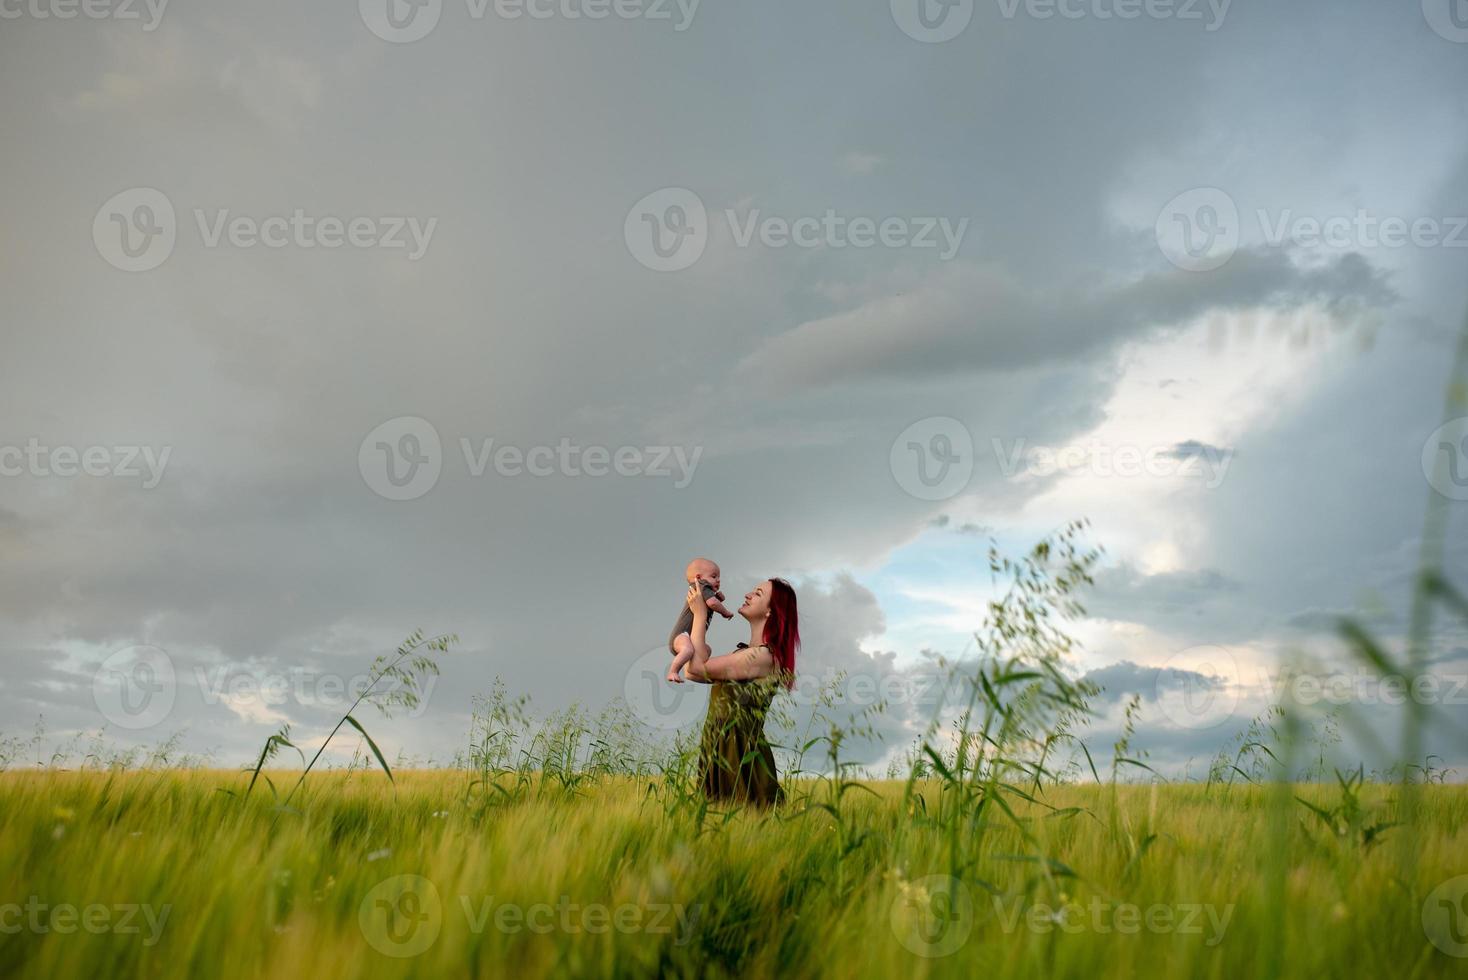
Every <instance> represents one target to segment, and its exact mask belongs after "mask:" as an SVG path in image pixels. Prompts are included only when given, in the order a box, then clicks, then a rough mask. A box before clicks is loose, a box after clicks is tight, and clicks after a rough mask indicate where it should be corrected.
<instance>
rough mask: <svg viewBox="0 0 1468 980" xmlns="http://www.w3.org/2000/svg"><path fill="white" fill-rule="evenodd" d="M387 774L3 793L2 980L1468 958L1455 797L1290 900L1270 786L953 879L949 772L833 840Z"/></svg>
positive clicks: (16, 779) (1053, 837) (1427, 798)
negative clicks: (1398, 844) (1275, 946)
mask: <svg viewBox="0 0 1468 980" xmlns="http://www.w3.org/2000/svg"><path fill="white" fill-rule="evenodd" d="M396 776H397V785H396V789H394V787H393V785H392V784H390V783H389V782H388V780H387V778H386V777H385V776H384V775H383V774H382V773H380V772H372V773H363V772H355V773H341V772H323V773H319V774H316V775H315V776H314V777H313V779H312V780H311V781H310V782H308V783H306V784H305V787H304V788H303V790H302V792H301V794H300V795H299V796H298V798H297V803H298V805H299V807H300V811H299V812H286V813H281V812H280V811H278V810H276V809H274V808H273V806H272V804H271V801H270V800H269V799H268V798H266V797H263V796H255V797H252V798H250V799H249V800H245V801H241V799H239V798H238V797H232V796H230V795H228V794H227V793H224V792H220V790H225V789H228V790H233V791H235V792H236V793H238V792H239V791H240V790H242V788H243V786H244V784H245V782H246V781H247V780H248V778H249V775H248V773H246V774H240V773H237V772H221V771H177V770H173V771H151V772H150V771H141V772H112V773H108V772H75V773H73V772H39V773H25V772H11V773H5V774H0V868H3V869H4V870H3V871H0V905H3V904H5V903H9V904H8V905H6V906H5V908H4V909H3V910H0V929H3V931H0V974H4V975H6V976H28V977H52V978H55V977H113V976H179V977H183V976H188V977H246V976H250V977H253V976H270V977H359V976H372V977H382V976H386V977H393V976H462V975H478V976H500V975H506V976H517V977H518V976H529V977H537V976H553V975H566V974H568V973H569V974H576V975H617V976H649V975H659V974H663V975H684V976H699V975H704V976H740V977H763V976H775V975H780V976H816V975H838V976H871V977H891V976H912V975H917V976H924V975H931V976H955V977H957V976H972V975H975V974H977V973H979V972H982V973H983V974H985V975H998V976H1004V977H1040V976H1077V977H1080V976H1084V977H1131V976H1158V977H1177V976H1193V977H1219V978H1225V977H1228V978H1232V977H1239V976H1249V975H1253V974H1255V973H1256V972H1257V970H1256V968H1257V967H1258V965H1259V964H1258V957H1259V944H1258V941H1257V940H1258V936H1259V935H1260V933H1261V930H1265V929H1268V928H1270V927H1274V928H1278V929H1281V930H1282V933H1283V936H1284V944H1283V948H1282V955H1281V961H1280V963H1279V966H1280V968H1281V972H1282V974H1283V975H1287V976H1298V977H1317V976H1335V977H1346V976H1395V977H1406V976H1449V975H1458V976H1461V975H1463V971H1464V969H1465V967H1468V960H1463V959H1455V958H1454V957H1452V956H1450V955H1447V954H1445V953H1444V952H1442V951H1440V950H1438V949H1436V948H1435V947H1434V946H1433V945H1432V943H1431V942H1430V941H1429V936H1428V934H1427V932H1426V931H1425V928H1424V915H1427V916H1428V917H1432V916H1436V915H1438V914H1439V911H1438V910H1437V909H1436V908H1427V907H1425V906H1424V902H1423V900H1422V897H1421V896H1424V895H1428V894H1429V893H1431V892H1433V890H1434V889H1435V888H1437V887H1438V886H1439V885H1440V884H1441V883H1442V882H1444V881H1446V880H1448V879H1451V878H1453V877H1454V876H1455V875H1461V874H1463V873H1464V872H1468V829H1465V828H1468V787H1463V786H1452V785H1429V786H1420V787H1418V788H1417V793H1418V794H1419V800H1418V805H1419V806H1420V808H1421V809H1420V812H1419V813H1418V815H1417V820H1418V825H1417V833H1418V837H1417V841H1416V845H1417V861H1416V870H1417V875H1418V877H1417V879H1416V881H1414V882H1402V881H1400V880H1398V878H1397V869H1398V865H1397V864H1396V863H1395V861H1394V860H1393V855H1392V850H1391V848H1383V847H1373V846H1370V845H1363V844H1362V843H1361V842H1360V841H1359V839H1356V838H1353V837H1351V836H1350V835H1336V834H1332V833H1329V832H1326V831H1324V830H1323V829H1321V828H1322V827H1323V824H1321V823H1317V824H1316V826H1315V827H1312V826H1310V825H1309V823H1307V820H1309V821H1314V820H1315V818H1314V817H1313V816H1312V815H1311V814H1310V812H1308V811H1307V810H1305V809H1304V808H1300V810H1299V816H1300V818H1301V819H1299V820H1298V821H1292V825H1291V826H1290V828H1289V833H1288V838H1287V853H1286V855H1285V857H1286V860H1287V863H1288V866H1289V868H1290V871H1289V874H1288V875H1287V877H1286V879H1285V882H1284V896H1283V902H1282V903H1279V902H1276V901H1275V900H1274V899H1272V898H1271V896H1270V893H1269V891H1270V885H1269V882H1268V881H1267V880H1266V879H1267V875H1266V874H1265V870H1264V869H1265V861H1264V859H1263V842H1264V840H1265V839H1266V836H1267V833H1268V826H1267V824H1268V819H1269V815H1270V813H1271V809H1270V805H1269V794H1270V793H1271V792H1272V789H1271V788H1270V787H1268V786H1253V785H1247V784H1241V785H1236V786H1231V787H1230V786H1219V785H1214V786H1212V787H1206V786H1202V785H1196V784H1184V785H1166V786H1160V785H1152V786H1145V785H1122V786H1105V785H1085V786H1076V785H1069V786H1067V785H1062V786H1055V787H1050V788H1046V789H1045V791H1044V793H1043V798H1044V804H1045V805H1044V806H1039V805H1028V804H1024V803H1019V804H1017V805H1016V806H1015V816H1016V817H1017V818H1018V819H1017V820H1014V821H1011V820H1010V819H1008V818H1007V817H1006V818H1005V819H1004V820H1001V821H997V822H995V823H993V824H992V825H990V826H988V827H986V828H984V836H985V838H986V840H987V847H986V848H985V850H984V853H983V854H981V855H980V856H978V857H977V858H976V860H975V861H974V863H973V864H972V866H971V867H968V868H965V869H964V875H963V880H964V881H965V884H964V885H963V886H961V887H959V888H957V889H955V888H953V887H952V885H951V884H950V883H951V882H953V881H954V879H952V878H949V876H948V872H949V866H948V863H947V858H946V856H945V855H946V850H947V847H948V844H947V841H946V837H947V834H948V828H947V827H946V826H945V825H943V824H940V823H936V822H930V821H925V820H924V819H923V818H922V817H921V810H922V809H923V808H924V806H926V808H928V809H934V808H936V805H937V801H936V797H937V796H938V795H939V794H940V793H941V792H942V790H941V782H940V781H937V780H934V781H932V782H931V783H925V784H921V785H919V786H917V787H916V791H915V792H914V793H913V794H912V795H911V796H910V797H908V796H907V795H906V793H905V785H904V784H903V783H901V782H872V783H864V784H863V785H864V786H866V787H867V788H869V789H871V790H872V792H870V793H868V792H859V793H853V794H848V795H847V796H846V797H845V799H844V801H843V803H842V804H841V812H840V820H841V821H842V822H844V823H845V824H846V825H847V826H846V827H845V829H844V830H842V829H840V828H838V820H837V819H836V818H835V817H833V816H832V815H831V814H830V813H829V812H827V811H825V810H821V809H818V808H808V807H807V806H806V804H808V803H810V802H812V801H813V799H816V800H824V799H826V798H827V796H828V794H827V787H825V786H824V785H823V784H822V783H821V782H819V781H814V780H809V781H808V780H790V781H788V783H787V788H788V789H789V790H790V791H791V795H792V800H791V804H790V805H789V806H788V807H786V808H785V810H784V811H782V812H777V813H775V814H769V815H760V814H757V813H749V812H734V813H730V814H727V815H725V814H722V813H718V812H713V813H704V814H701V815H700V814H699V813H698V812H697V811H695V810H693V809H690V808H683V807H673V808H672V809H671V810H669V809H668V808H665V807H664V806H663V805H662V804H661V803H660V802H659V801H658V800H657V799H656V796H657V793H658V791H657V788H656V785H655V784H654V783H650V782H649V781H648V780H647V779H638V778H636V777H605V778H602V779H598V780H596V781H594V782H590V783H587V784H583V785H581V786H579V787H577V788H575V789H572V790H568V789H566V788H564V787H563V786H561V785H560V784H558V783H555V782H547V783H545V784H544V785H542V786H539V787H537V788H536V791H534V792H530V793H527V794H525V795H524V796H523V797H521V798H519V799H517V800H515V801H512V802H508V803H506V804H505V805H503V806H496V807H493V808H489V809H484V808H482V807H477V806H474V805H473V803H472V801H473V799H474V798H475V797H474V794H473V793H472V792H471V791H470V787H469V784H470V782H471V775H470V774H468V773H465V772H458V771H410V772H398V773H397V774H396ZM1400 789H1401V788H1400V786H1381V785H1369V784H1368V785H1366V786H1364V787H1361V788H1360V790H1359V793H1360V800H1361V805H1362V806H1363V807H1365V808H1367V809H1368V810H1372V811H1376V812H1378V813H1379V814H1380V816H1381V817H1383V818H1385V819H1390V818H1391V817H1392V810H1393V806H1394V800H1395V799H1396V797H1397V795H1398V794H1399V793H1400ZM1295 791H1296V792H1297V793H1298V794H1299V795H1300V796H1301V797H1302V798H1303V799H1304V800H1307V801H1309V802H1311V803H1312V804H1313V805H1315V806H1316V807H1318V808H1320V809H1322V810H1329V809H1330V808H1331V807H1332V806H1334V805H1335V804H1336V802H1337V800H1338V796H1339V787H1332V786H1330V785H1328V784H1308V785H1303V784H1302V785H1298V786H1296V787H1295ZM904 799H907V804H906V805H904ZM919 800H922V801H924V802H923V803H919V802H917V801H919ZM1051 808H1053V809H1051ZM914 810H916V811H918V813H916V814H914V812H913V811H914ZM1026 831H1027V832H1028V834H1029V835H1032V836H1033V840H1030V841H1028V842H1027V841H1026V840H1025V839H1024V837H1025V832H1026ZM853 839H860V841H861V843H860V844H858V845H857V846H855V847H850V846H849V843H848V845H843V844H842V843H841V841H842V840H846V841H848V842H849V841H851V840H853ZM1139 841H1146V842H1147V843H1145V844H1143V845H1140V846H1139V845H1138V844H1137V843H1136V842H1139ZM1037 847H1038V849H1039V850H1040V851H1042V852H1043V853H1044V854H1045V855H1046V857H1045V858H1043V859H1035V858H1033V857H1031V856H1030V855H1032V854H1033V853H1034V852H1035V851H1036V849H1037ZM843 850H844V852H845V853H844V854H843V853H842V852H843ZM838 875H839V876H840V877H842V878H844V880H845V881H846V888H845V889H844V890H843V891H838V889H837V888H836V887H835V882H836V880H837V878H838ZM930 875H933V876H936V877H935V878H928V876H930ZM400 876H418V877H408V878H404V877H400ZM925 879H927V880H925ZM1052 881H1053V882H1058V885H1057V887H1056V888H1055V889H1054V890H1051V888H1050V882H1052ZM425 882H426V884H425ZM980 882H982V883H983V884H979V883H980ZM32 896H34V900H33V899H32ZM41 903H44V905H45V906H46V908H44V909H41V908H39V906H40V904H41ZM141 905H147V906H148V909H139V910H134V911H133V912H132V913H131V915H129V914H128V912H127V911H126V909H127V907H128V906H141ZM28 906H29V907H28ZM64 906H71V907H73V908H74V909H75V911H74V912H72V913H66V912H65V911H64V908H63V907H64ZM89 906H91V908H90V909H89V908H88V907H89ZM596 906H600V907H601V909H602V911H598V910H597V909H596V908H595V907H596ZM1059 906H1065V909H1064V911H1061V910H1060V909H1059V908H1058V907H1059ZM1442 911H1443V913H1445V914H1447V915H1452V914H1453V909H1451V908H1444V909H1443V910H1442ZM1460 911H1461V910H1460ZM88 916H90V920H88V918H87V917H88ZM104 916H105V919H106V925H105V927H101V926H102V923H103V919H104ZM125 916H126V917H127V918H128V921H127V922H126V924H125V926H124V923H123V919H124V917H125ZM37 922H39V923H40V924H41V925H42V926H44V927H45V929H46V931H44V932H42V931H40V930H38V929H37V928H36V927H35V924H36V923H37ZM1443 924H1445V925H1446V926H1447V927H1448V929H1449V935H1450V938H1451V934H1452V929H1453V928H1454V927H1456V928H1457V929H1459V930H1462V929H1463V928H1464V927H1468V918H1464V919H1463V920H1462V921H1461V922H1456V921H1449V920H1447V919H1444V921H1443ZM17 926H19V928H18V929H17V928H16V927H17ZM98 927H100V928H98ZM128 927H131V928H132V929H136V931H129V928H128ZM1461 938H1462V939H1463V940H1464V941H1465V942H1468V935H1463V936H1462V937H1461ZM949 947H952V949H951V952H950V951H949ZM402 953H408V954H410V955H398V954H402Z"/></svg>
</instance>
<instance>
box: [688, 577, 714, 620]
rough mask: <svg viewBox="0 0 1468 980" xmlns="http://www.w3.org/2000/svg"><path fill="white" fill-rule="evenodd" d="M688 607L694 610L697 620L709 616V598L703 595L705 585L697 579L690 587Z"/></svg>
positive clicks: (694, 616)
mask: <svg viewBox="0 0 1468 980" xmlns="http://www.w3.org/2000/svg"><path fill="white" fill-rule="evenodd" d="M688 608H689V609H691V610H693V618H694V620H695V621H696V620H699V619H708V618H709V604H708V600H706V599H705V598H704V597H703V586H702V585H700V584H699V583H698V581H697V580H696V579H695V580H694V582H693V584H692V585H690V586H689V587H688Z"/></svg>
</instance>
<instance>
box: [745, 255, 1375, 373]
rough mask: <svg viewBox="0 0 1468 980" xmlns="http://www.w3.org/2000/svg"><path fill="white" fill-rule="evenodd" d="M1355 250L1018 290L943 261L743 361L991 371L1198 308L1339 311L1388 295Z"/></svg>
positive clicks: (829, 369) (758, 367) (818, 369)
mask: <svg viewBox="0 0 1468 980" xmlns="http://www.w3.org/2000/svg"><path fill="white" fill-rule="evenodd" d="M1392 295H1393V294H1392V291H1391V289H1390V287H1389V286H1388V285H1387V282H1386V280H1385V278H1384V277H1383V276H1382V275H1381V273H1380V272H1378V271H1377V270H1375V269H1374V268H1373V267H1372V266H1371V265H1370V264H1369V263H1368V262H1367V261H1366V260H1365V259H1364V258H1362V257H1361V256H1359V255H1354V254H1349V255H1344V256H1340V257H1338V258H1336V259H1334V260H1332V261H1330V262H1329V263H1327V264H1325V265H1324V266H1322V267H1319V268H1301V267H1299V266H1297V265H1295V264H1294V263H1293V262H1292V261H1291V259H1290V257H1289V256H1288V255H1287V254H1286V253H1284V252H1282V251H1277V250H1276V251H1245V252H1241V253H1240V254H1238V255H1236V256H1235V257H1234V258H1233V260H1232V261H1230V262H1229V264H1228V265H1226V266H1224V268H1223V269H1221V270H1218V272H1217V273H1215V274H1213V275H1209V276H1201V277H1200V276H1197V275H1194V274H1192V273H1188V272H1183V271H1181V270H1177V269H1168V270H1165V271H1159V272H1152V273H1149V274H1147V275H1145V276H1143V277H1141V278H1139V279H1137V280H1135V281H1132V282H1129V283H1124V284H1104V285H1093V286H1070V287H1067V286H1065V285H1064V284H1061V285H1059V286H1058V287H1057V285H1056V284H1053V283H1046V284H1043V285H1036V286H1034V287H1028V286H1026V285H1024V284H1022V283H1020V282H1019V281H1017V280H1016V279H1015V278H1014V277H1013V276H1012V275H1011V274H1009V273H1007V272H1005V271H1004V270H1003V269H1001V268H999V267H997V266H993V265H987V266H985V265H974V264H971V263H964V264H953V265H951V266H950V267H948V268H946V269H944V270H942V271H939V272H937V273H934V274H933V275H931V276H930V277H928V278H927V279H926V280H925V281H924V282H923V283H921V284H920V285H919V286H918V287H917V288H916V289H913V290H912V291H910V292H906V293H901V294H898V295H893V296H885V297H882V298H879V299H875V300H872V301H869V302H867V303H864V304H862V305H860V306H858V307H856V308H854V309H851V310H847V311H844V312H841V313H835V314H831V315H828V316H823V317H819V318H817V319H812V320H807V321H806V322H804V323H801V324H799V325H798V326H796V327H795V328H794V329H792V330H790V331H788V332H786V333H783V334H781V335H779V336H777V337H774V338H772V339H770V340H767V341H765V342H764V343H762V344H761V345H760V346H759V347H757V348H756V349H755V350H754V351H753V352H752V353H750V354H749V355H748V356H747V357H746V358H745V359H744V360H743V361H742V362H741V363H740V370H741V372H742V374H743V375H744V376H745V377H748V378H752V379H753V378H758V379H762V380H765V381H767V382H770V383H777V384H781V385H830V384H837V383H853V382H871V381H875V380H878V379H895V378H903V379H913V378H918V379H921V378H924V377H929V376H941V375H945V374H951V373H954V372H962V371H969V372H997V371H1006V370H1015V369H1021V368H1026V367H1035V366H1039V365H1044V364H1050V363H1055V362H1058V361H1066V360H1071V359H1082V358H1095V357H1097V356H1099V355H1101V354H1103V353H1105V352H1106V351H1108V350H1109V349H1110V348H1111V347H1112V346H1114V345H1115V344H1116V343H1118V342H1119V341H1121V340H1123V339H1127V338H1135V337H1138V336H1141V335H1143V334H1144V333H1145V332H1146V331H1149V330H1153V329H1156V328H1159V327H1166V326H1179V325H1182V324H1185V323H1187V322H1189V321H1192V320H1193V319H1195V318H1197V317H1200V316H1202V315H1203V314H1205V313H1209V312H1213V311H1217V310H1223V311H1240V310H1246V309H1251V308H1257V307H1268V308H1271V309H1274V310H1285V311H1288V310H1294V309H1298V308H1300V307H1302V306H1305V305H1307V304H1309V303H1313V302H1319V301H1322V300H1324V301H1326V302H1328V303H1329V304H1330V305H1331V306H1332V307H1333V308H1335V309H1339V310H1341V311H1343V312H1346V311H1352V310H1355V309H1358V308H1361V307H1367V306H1377V305H1381V304H1385V303H1388V302H1390V300H1391V297H1392Z"/></svg>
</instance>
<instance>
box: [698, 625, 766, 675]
mask: <svg viewBox="0 0 1468 980" xmlns="http://www.w3.org/2000/svg"><path fill="white" fill-rule="evenodd" d="M697 625H698V624H697V623H695V624H694V627H695V628H697ZM695 642H696V641H695ZM700 649H702V652H703V655H702V656H700V655H699V652H700ZM774 673H775V658H774V657H772V656H771V655H770V650H769V648H768V647H745V648H744V649H742V650H735V651H734V652H733V653H728V654H725V655H724V656H722V657H714V658H713V659H709V656H708V645H707V644H704V646H703V647H702V648H700V647H698V646H697V645H695V646H694V648H693V659H692V660H690V661H688V667H687V676H688V679H689V680H691V681H697V682H698V683H700V684H711V683H713V682H714V681H752V680H754V679H755V678H757V677H769V676H771V675H773V674H774Z"/></svg>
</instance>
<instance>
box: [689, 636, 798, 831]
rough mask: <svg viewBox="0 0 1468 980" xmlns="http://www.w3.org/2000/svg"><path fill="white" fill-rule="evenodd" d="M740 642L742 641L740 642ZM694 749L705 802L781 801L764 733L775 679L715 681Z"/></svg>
mask: <svg viewBox="0 0 1468 980" xmlns="http://www.w3.org/2000/svg"><path fill="white" fill-rule="evenodd" d="M740 646H741V647H742V646H744V644H742V643H741V644H740ZM710 687H711V690H710V691H709V712H708V717H707V718H706V719H705V720H704V723H703V738H702V741H701V742H700V744H699V751H698V777H699V781H700V782H701V783H702V784H703V793H704V796H706V797H708V799H709V801H710V802H713V803H722V802H731V803H752V804H754V805H755V806H761V807H768V806H775V805H778V804H780V803H782V802H784V800H785V793H784V791H783V790H781V789H780V781H779V779H778V778H777V774H776V772H775V754H774V752H772V751H771V750H770V743H769V740H768V739H766V738H765V712H766V711H768V710H769V708H770V702H771V701H773V700H774V698H775V692H776V691H777V690H778V688H779V681H778V680H777V679H775V678H773V677H766V678H761V679H759V680H753V681H715V682H714V683H713V684H712V685H710Z"/></svg>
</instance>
